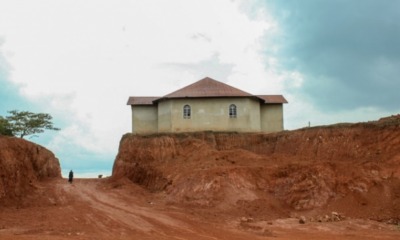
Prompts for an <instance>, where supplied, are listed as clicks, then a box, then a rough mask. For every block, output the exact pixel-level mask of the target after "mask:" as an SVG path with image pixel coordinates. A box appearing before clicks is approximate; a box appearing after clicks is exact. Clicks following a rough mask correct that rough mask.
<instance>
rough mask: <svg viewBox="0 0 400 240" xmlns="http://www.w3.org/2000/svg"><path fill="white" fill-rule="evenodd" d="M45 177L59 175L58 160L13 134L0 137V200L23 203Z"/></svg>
mask: <svg viewBox="0 0 400 240" xmlns="http://www.w3.org/2000/svg"><path fill="white" fill-rule="evenodd" d="M47 178H61V169H60V163H59V161H58V159H57V158H56V157H55V156H54V154H53V153H52V152H50V151H49V150H47V149H46V148H44V147H42V146H40V145H37V144H35V143H32V142H29V141H26V140H24V139H20V138H15V137H6V136H0V203H1V205H2V206H4V205H21V204H22V205H24V204H25V203H27V201H28V196H29V195H30V194H32V193H33V192H34V190H35V189H36V183H37V182H38V181H41V180H45V179H47Z"/></svg>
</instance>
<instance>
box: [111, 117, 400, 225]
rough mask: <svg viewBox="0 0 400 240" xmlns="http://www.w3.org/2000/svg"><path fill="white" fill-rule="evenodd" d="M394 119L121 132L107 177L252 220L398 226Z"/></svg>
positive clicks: (398, 123)
mask: <svg viewBox="0 0 400 240" xmlns="http://www.w3.org/2000/svg"><path fill="white" fill-rule="evenodd" d="M399 136H400V118H399V116H392V117H388V118H383V119H381V120H379V121H376V122H368V123H358V124H336V125H331V126H322V127H313V128H304V129H299V130H296V131H285V132H280V133H273V134H254V133H252V134H250V133H249V134H238V133H214V132H202V133H187V134H183V133H180V134H158V135H150V136H138V135H131V134H127V135H125V136H124V137H123V138H122V140H121V143H120V149H119V153H118V155H117V158H116V161H115V163H114V168H113V178H119V177H128V178H129V179H130V180H131V181H133V182H135V183H137V184H140V185H142V186H144V187H145V188H147V189H149V190H151V191H155V192H163V193H165V198H166V200H167V201H169V202H170V203H171V204H179V205H183V206H186V205H187V206H191V207H197V208H204V207H207V208H213V209H214V210H215V211H219V213H220V214H224V213H226V214H228V213H229V214H230V215H231V216H232V215H233V216H235V215H237V216H243V215H245V216H249V217H253V218H258V219H271V218H277V217H288V216H293V215H297V214H300V213H301V214H303V215H307V216H309V217H310V218H314V217H318V216H320V215H324V214H326V213H331V212H332V211H336V212H340V213H341V214H342V215H346V216H349V217H361V218H368V219H376V220H381V221H388V222H395V223H397V222H398V221H399V216H400V198H399V197H400V137H399Z"/></svg>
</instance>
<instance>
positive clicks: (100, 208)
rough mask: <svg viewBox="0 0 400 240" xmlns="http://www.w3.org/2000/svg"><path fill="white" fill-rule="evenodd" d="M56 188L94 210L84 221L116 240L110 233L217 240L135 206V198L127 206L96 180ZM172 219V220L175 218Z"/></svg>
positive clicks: (150, 210) (155, 212) (157, 213)
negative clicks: (136, 233)
mask: <svg viewBox="0 0 400 240" xmlns="http://www.w3.org/2000/svg"><path fill="white" fill-rule="evenodd" d="M57 188H58V189H61V191H63V192H65V193H66V194H67V195H69V197H70V198H72V199H74V201H79V202H82V203H83V204H84V205H87V206H90V207H91V208H92V209H94V210H96V213H95V214H87V215H86V219H87V220H88V221H90V222H91V223H93V224H96V225H97V226H98V228H99V231H103V232H104V234H106V235H110V236H115V233H111V232H110V231H117V232H119V233H121V234H122V235H129V234H130V232H132V231H133V232H142V233H144V234H146V235H150V236H152V235H154V234H155V233H156V235H157V236H158V239H164V238H165V239H188V238H187V237H188V236H192V238H193V237H194V239H204V240H206V239H207V240H209V239H218V238H216V237H214V236H212V235H209V234H208V233H206V232H203V231H200V232H199V229H195V226H194V224H190V223H188V222H184V220H179V219H177V218H173V217H170V216H168V215H166V214H163V213H160V211H157V210H155V209H152V208H151V207H143V206H140V205H138V204H136V203H135V197H134V196H132V197H130V201H129V202H127V201H126V200H125V199H123V198H121V196H118V195H117V194H114V193H113V192H107V191H105V190H103V189H102V188H101V187H100V186H99V183H98V181H96V180H82V179H79V180H76V181H75V182H74V183H73V184H72V185H69V184H65V183H58V186H57ZM136 201H139V200H137V199H136ZM173 215H174V217H175V215H176V214H173ZM178 215H179V214H178ZM110 229H112V230H110ZM171 235H173V236H171ZM180 236H182V237H180Z"/></svg>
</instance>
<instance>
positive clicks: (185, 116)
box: [183, 104, 192, 119]
mask: <svg viewBox="0 0 400 240" xmlns="http://www.w3.org/2000/svg"><path fill="white" fill-rule="evenodd" d="M191 116H192V108H191V107H190V105H188V104H186V105H185V106H183V119H190V118H191Z"/></svg>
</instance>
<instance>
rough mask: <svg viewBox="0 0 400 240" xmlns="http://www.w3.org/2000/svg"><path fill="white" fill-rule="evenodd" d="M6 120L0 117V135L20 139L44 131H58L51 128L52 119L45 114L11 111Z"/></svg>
mask: <svg viewBox="0 0 400 240" xmlns="http://www.w3.org/2000/svg"><path fill="white" fill-rule="evenodd" d="M8 113H9V114H10V115H9V116H6V118H3V117H0V133H1V134H3V135H13V136H17V137H20V138H23V137H25V136H29V135H33V134H36V133H42V132H44V130H55V131H58V130H60V129H59V128H56V127H54V126H53V122H52V119H53V117H52V116H51V115H50V114H47V113H32V112H28V111H18V110H12V111H8Z"/></svg>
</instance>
